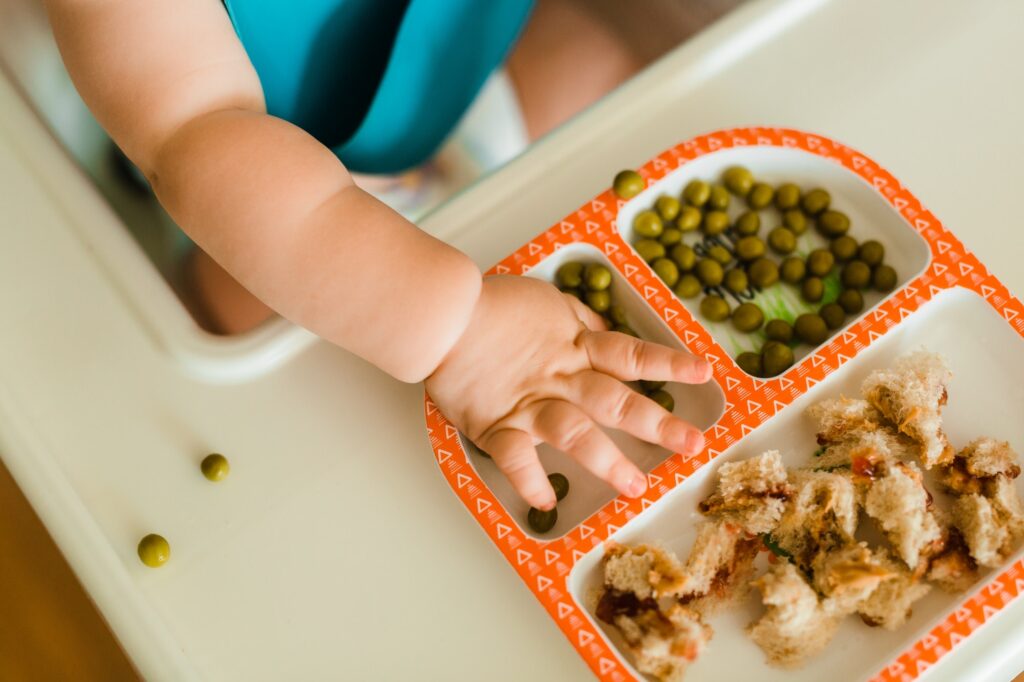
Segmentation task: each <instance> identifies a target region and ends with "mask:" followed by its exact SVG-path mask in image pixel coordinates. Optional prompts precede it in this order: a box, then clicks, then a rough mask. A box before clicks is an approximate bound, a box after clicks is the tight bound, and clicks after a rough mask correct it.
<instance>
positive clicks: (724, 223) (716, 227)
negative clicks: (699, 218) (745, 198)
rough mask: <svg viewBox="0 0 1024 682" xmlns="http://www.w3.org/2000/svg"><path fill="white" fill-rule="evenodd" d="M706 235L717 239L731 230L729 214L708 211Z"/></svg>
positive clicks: (705, 215)
mask: <svg viewBox="0 0 1024 682" xmlns="http://www.w3.org/2000/svg"><path fill="white" fill-rule="evenodd" d="M703 229H704V234H706V235H708V236H709V237H716V236H718V235H720V234H722V233H723V232H725V231H726V230H728V229H729V214H728V213H726V212H725V211H708V212H707V213H705V214H704V226H703Z"/></svg>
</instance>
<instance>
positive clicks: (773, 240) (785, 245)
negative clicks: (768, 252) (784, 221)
mask: <svg viewBox="0 0 1024 682" xmlns="http://www.w3.org/2000/svg"><path fill="white" fill-rule="evenodd" d="M768 246H770V247H772V251H774V252H775V253H778V254H782V255H783V256H785V255H787V254H790V253H793V251H795V250H796V235H795V234H793V231H792V230H790V229H789V228H787V227H776V228H775V229H774V230H772V231H771V232H769V233H768Z"/></svg>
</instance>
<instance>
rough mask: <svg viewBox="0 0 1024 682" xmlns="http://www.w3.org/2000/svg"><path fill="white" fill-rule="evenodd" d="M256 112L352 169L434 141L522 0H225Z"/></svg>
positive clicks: (511, 25)
mask: <svg viewBox="0 0 1024 682" xmlns="http://www.w3.org/2000/svg"><path fill="white" fill-rule="evenodd" d="M225 5H226V7H227V8H228V12H229V14H230V15H231V19H232V22H233V24H234V26H235V30H236V32H237V33H238V36H239V38H240V40H241V41H242V45H243V46H244V47H245V49H246V52H247V53H248V55H249V58H250V59H251V61H252V63H253V65H254V66H255V68H256V72H257V73H258V74H259V77H260V82H261V83H262V85H263V90H264V94H265V97H266V100H267V110H268V112H269V113H271V114H272V115H275V116H279V117H281V118H284V119H286V120H288V121H291V122H293V123H295V124H296V125H299V126H301V127H302V128H304V129H305V130H307V131H308V132H309V133H310V134H312V135H313V136H315V137H316V138H317V139H318V140H320V141H321V142H322V143H324V144H325V145H327V146H328V147H330V148H331V149H332V150H333V151H334V152H335V153H336V154H337V155H338V157H339V158H341V160H342V161H343V162H345V164H346V165H347V166H348V167H349V168H350V169H351V170H353V171H356V172H364V173H395V172H399V171H402V170H405V169H408V168H411V167H413V166H417V165H419V164H421V163H423V162H424V161H425V160H427V159H428V158H430V156H431V155H432V154H433V153H434V152H435V151H436V150H437V148H438V147H439V146H440V145H441V143H442V142H444V140H445V138H446V137H447V136H448V134H449V133H450V132H451V131H452V129H453V128H454V127H455V125H456V124H457V123H458V121H459V118H460V117H461V116H462V114H463V113H464V112H465V111H466V109H467V108H468V107H469V105H470V104H471V103H472V101H473V99H474V98H475V96H476V94H477V93H478V92H479V90H480V88H481V87H482V86H483V84H484V82H485V81H486V79H487V77H488V76H489V75H490V74H491V72H492V71H494V69H495V68H496V67H497V66H498V65H500V64H501V62H502V61H503V60H504V59H505V57H506V55H507V54H508V51H509V49H510V48H511V46H512V44H513V42H514V41H515V39H516V37H517V36H518V34H519V32H520V31H521V30H522V27H523V25H524V24H525V22H526V19H527V17H528V15H529V12H530V10H531V8H532V5H533V0H225Z"/></svg>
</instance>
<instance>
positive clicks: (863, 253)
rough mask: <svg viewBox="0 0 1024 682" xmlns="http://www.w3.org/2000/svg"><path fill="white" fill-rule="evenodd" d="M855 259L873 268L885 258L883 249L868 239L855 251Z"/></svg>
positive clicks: (879, 244) (880, 244) (874, 241)
mask: <svg viewBox="0 0 1024 682" xmlns="http://www.w3.org/2000/svg"><path fill="white" fill-rule="evenodd" d="M857 258H858V259H859V260H862V261H864V262H865V263H867V264H868V265H870V266H871V267H875V266H876V265H878V264H879V263H881V262H882V259H883V258H885V247H884V246H882V243H881V242H879V241H876V240H874V239H869V240H867V241H866V242H864V243H863V244H861V245H860V249H859V250H858V251H857Z"/></svg>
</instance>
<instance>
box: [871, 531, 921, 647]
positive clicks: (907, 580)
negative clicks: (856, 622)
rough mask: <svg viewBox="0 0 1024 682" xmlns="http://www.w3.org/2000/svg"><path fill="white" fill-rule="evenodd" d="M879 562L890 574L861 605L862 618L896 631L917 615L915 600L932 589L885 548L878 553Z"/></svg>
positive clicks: (875, 625)
mask: <svg viewBox="0 0 1024 682" xmlns="http://www.w3.org/2000/svg"><path fill="white" fill-rule="evenodd" d="M874 558H875V561H876V562H877V563H878V564H879V565H880V566H881V567H882V568H883V569H884V570H886V571H889V573H890V577H889V578H888V579H886V580H885V581H883V582H882V583H880V584H879V585H878V588H877V589H876V590H875V591H874V592H872V593H871V595H870V596H869V597H868V598H867V599H866V600H864V601H862V602H861V603H860V604H859V605H858V606H857V612H858V613H859V614H860V617H861V620H863V621H864V622H865V623H867V624H868V625H870V626H872V627H883V628H885V629H886V630H895V629H897V628H898V627H900V626H901V625H903V624H904V623H906V622H907V619H908V618H910V616H911V615H912V614H913V611H912V606H913V604H914V602H916V601H917V600H918V599H920V598H922V597H923V596H925V595H926V594H928V592H929V591H930V590H931V586H930V585H928V584H927V583H924V582H922V581H920V580H918V579H917V578H916V577H915V576H914V574H913V573H911V572H910V571H908V570H907V568H906V566H904V565H903V564H902V563H901V562H899V561H897V560H894V559H892V558H891V557H890V556H889V555H888V553H886V552H885V551H884V550H882V551H879V552H876V553H875V556H874Z"/></svg>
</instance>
